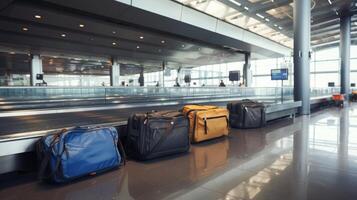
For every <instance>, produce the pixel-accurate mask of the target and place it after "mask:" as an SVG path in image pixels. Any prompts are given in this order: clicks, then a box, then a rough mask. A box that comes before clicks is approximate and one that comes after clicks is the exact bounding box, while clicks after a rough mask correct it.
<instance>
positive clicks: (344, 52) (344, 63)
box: [340, 16, 351, 100]
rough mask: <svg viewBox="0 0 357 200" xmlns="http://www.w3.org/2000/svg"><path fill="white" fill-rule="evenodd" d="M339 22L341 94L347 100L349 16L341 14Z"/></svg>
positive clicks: (349, 40)
mask: <svg viewBox="0 0 357 200" xmlns="http://www.w3.org/2000/svg"><path fill="white" fill-rule="evenodd" d="M340 23H341V25H340V29H341V36H340V38H341V42H340V58H341V79H340V80H341V94H344V95H345V97H346V100H348V94H349V93H350V49H351V16H342V17H341V20H340Z"/></svg>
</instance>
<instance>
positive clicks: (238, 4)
mask: <svg viewBox="0 0 357 200" xmlns="http://www.w3.org/2000/svg"><path fill="white" fill-rule="evenodd" d="M229 1H230V2H232V3H234V4H235V5H237V6H241V5H242V4H241V3H239V2H237V1H235V0H229Z"/></svg>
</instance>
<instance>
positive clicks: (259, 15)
mask: <svg viewBox="0 0 357 200" xmlns="http://www.w3.org/2000/svg"><path fill="white" fill-rule="evenodd" d="M256 15H257V16H258V17H260V18H262V19H264V16H263V15H261V14H259V13H257V14H256Z"/></svg>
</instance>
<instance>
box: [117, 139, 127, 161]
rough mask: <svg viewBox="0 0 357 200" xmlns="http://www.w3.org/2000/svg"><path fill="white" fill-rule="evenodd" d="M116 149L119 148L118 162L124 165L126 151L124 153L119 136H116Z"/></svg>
mask: <svg viewBox="0 0 357 200" xmlns="http://www.w3.org/2000/svg"><path fill="white" fill-rule="evenodd" d="M118 150H119V153H120V155H121V157H122V159H121V161H120V164H121V165H125V164H126V161H127V160H126V153H125V150H124V146H123V143H122V142H121V141H120V138H118Z"/></svg>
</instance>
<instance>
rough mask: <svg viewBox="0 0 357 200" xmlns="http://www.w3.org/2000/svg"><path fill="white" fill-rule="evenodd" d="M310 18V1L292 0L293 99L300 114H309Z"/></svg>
mask: <svg viewBox="0 0 357 200" xmlns="http://www.w3.org/2000/svg"><path fill="white" fill-rule="evenodd" d="M310 20H311V1H310V0H294V100H295V101H301V102H302V106H301V108H300V110H299V113H300V114H303V115H309V114H310V55H311V54H310V37H311V36H310Z"/></svg>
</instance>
